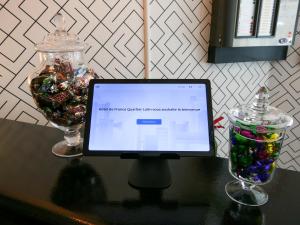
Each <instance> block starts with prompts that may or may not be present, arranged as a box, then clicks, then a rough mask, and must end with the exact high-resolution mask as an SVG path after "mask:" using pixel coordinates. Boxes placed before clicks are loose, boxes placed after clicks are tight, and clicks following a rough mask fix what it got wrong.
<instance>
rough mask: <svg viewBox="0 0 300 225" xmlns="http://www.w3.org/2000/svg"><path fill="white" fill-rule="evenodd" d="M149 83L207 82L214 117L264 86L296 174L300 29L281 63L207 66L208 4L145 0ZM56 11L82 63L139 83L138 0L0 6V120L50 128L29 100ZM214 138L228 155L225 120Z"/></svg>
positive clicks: (299, 165)
mask: <svg viewBox="0 0 300 225" xmlns="http://www.w3.org/2000/svg"><path fill="white" fill-rule="evenodd" d="M149 2H150V17H151V20H150V30H151V43H150V47H151V78H159V79H168V78H173V79H186V78H190V79H200V78H207V79H210V81H211V83H212V95H213V110H214V116H215V117H218V116H221V115H222V116H225V113H226V112H227V111H228V109H229V108H231V107H233V106H235V105H236V104H240V103H248V102H250V101H251V100H252V99H253V97H254V94H255V92H256V91H257V89H258V88H259V87H260V86H262V85H267V86H268V88H269V90H270V94H271V102H272V105H274V106H276V107H279V108H282V109H283V110H284V111H286V112H288V113H289V114H290V115H292V116H293V117H294V126H293V127H292V128H291V129H290V131H289V132H288V135H287V137H286V140H285V144H284V148H283V150H282V154H281V156H280V159H279V162H278V165H279V167H282V168H287V169H291V170H297V171H300V124H299V123H300V34H299V31H300V27H299V26H298V29H297V30H298V33H297V39H296V43H295V45H294V46H293V47H291V48H290V49H289V56H288V59H287V60H286V61H276V62H252V63H249V62H246V63H228V64H209V63H207V62H206V61H207V49H208V40H209V31H210V22H211V8H212V3H211V0H184V1H182V0H149ZM57 12H61V13H62V14H63V15H64V16H65V19H66V23H67V24H66V25H67V29H68V31H69V32H72V33H77V34H78V35H79V36H80V38H81V39H83V40H85V41H86V42H87V43H89V44H90V45H91V47H90V48H89V49H88V50H87V52H86V60H87V61H88V62H89V63H90V64H91V66H92V67H93V68H94V69H95V71H96V72H97V74H98V75H100V76H101V77H103V78H108V79H109V78H116V79H118V78H128V79H136V78H142V77H143V73H144V59H143V54H144V52H143V46H144V41H143V0H47V1H46V0H0V117H1V118H6V119H11V120H17V121H23V122H29V123H35V124H39V125H48V122H47V120H46V119H45V118H44V117H43V116H42V115H41V114H40V113H39V112H38V111H37V109H36V107H35V105H34V103H33V100H32V98H31V96H30V93H29V89H28V84H27V80H26V79H27V76H28V75H29V74H30V73H32V72H33V71H34V68H35V66H36V65H38V59H37V56H36V53H35V50H34V44H36V43H38V42H40V41H41V40H42V39H43V37H44V36H45V35H46V34H47V33H48V32H53V30H54V25H53V16H54V15H55V14H56V13H57ZM222 122H223V125H224V126H225V130H217V131H216V132H215V135H216V139H217V142H218V155H219V156H221V157H226V156H227V155H228V142H227V139H228V121H227V120H226V119H225V121H222Z"/></svg>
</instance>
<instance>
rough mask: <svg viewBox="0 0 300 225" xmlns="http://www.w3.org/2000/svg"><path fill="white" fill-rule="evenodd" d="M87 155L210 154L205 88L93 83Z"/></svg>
mask: <svg viewBox="0 0 300 225" xmlns="http://www.w3.org/2000/svg"><path fill="white" fill-rule="evenodd" d="M91 88H93V96H90V97H91V98H92V99H91V100H90V101H91V105H90V106H91V109H90V112H91V113H90V114H91V115H90V123H89V142H88V149H89V151H126V152H131V151H133V152H142V151H151V152H152V151H163V152H173V151H174V152H185V151H187V152H196V151H197V152H209V151H210V150H211V149H210V137H209V136H210V135H209V122H208V121H209V116H208V102H207V90H206V88H207V85H206V84H203V83H95V84H94V85H93V86H92V87H91Z"/></svg>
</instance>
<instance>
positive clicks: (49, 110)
mask: <svg viewBox="0 0 300 225" xmlns="http://www.w3.org/2000/svg"><path fill="white" fill-rule="evenodd" d="M54 23H55V26H56V30H55V32H54V33H50V34H48V35H47V36H46V37H45V38H44V40H43V41H42V42H41V43H39V44H37V45H36V50H37V52H38V56H39V60H40V64H39V66H38V67H37V69H36V71H35V72H34V73H33V74H31V75H30V76H28V83H29V86H30V91H31V94H32V97H33V99H34V102H35V103H36V105H37V107H38V109H39V111H40V112H41V113H42V114H43V115H44V116H45V117H46V119H48V120H49V121H50V123H51V124H52V125H53V126H54V127H56V128H59V129H60V130H62V131H64V133H65V135H64V139H65V140H64V141H61V142H58V143H57V144H55V145H54V146H53V148H52V152H53V153H54V154H55V155H56V156H60V157H74V156H79V155H81V154H82V138H81V137H80V132H79V129H80V127H81V126H82V124H83V123H84V122H85V114H86V104H87V94H88V93H87V91H88V85H89V81H90V80H91V79H94V78H97V74H96V73H95V72H94V71H93V70H92V69H91V68H89V67H88V66H87V64H86V62H85V50H86V49H87V47H88V45H87V44H86V43H84V42H83V41H81V40H80V39H79V37H78V36H77V35H75V34H70V33H68V32H67V31H66V30H65V20H64V17H63V16H62V15H61V14H57V15H56V16H55V17H54Z"/></svg>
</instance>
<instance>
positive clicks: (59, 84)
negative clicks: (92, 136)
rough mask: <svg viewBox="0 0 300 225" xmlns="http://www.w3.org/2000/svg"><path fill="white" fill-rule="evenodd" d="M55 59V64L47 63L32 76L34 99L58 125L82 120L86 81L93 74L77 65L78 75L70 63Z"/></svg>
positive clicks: (72, 123) (69, 124) (85, 100)
mask: <svg viewBox="0 0 300 225" xmlns="http://www.w3.org/2000/svg"><path fill="white" fill-rule="evenodd" d="M54 62H55V63H54V66H50V65H46V66H45V68H44V69H43V70H42V72H41V73H40V74H39V76H37V77H35V78H33V79H32V81H31V85H30V89H31V92H32V95H33V97H34V100H35V102H36V104H37V105H38V106H39V108H40V109H41V110H42V112H43V114H44V115H45V116H46V117H47V118H48V119H49V120H50V121H52V122H54V123H56V124H57V125H60V126H72V125H76V124H79V123H83V122H84V118H85V112H86V107H85V105H86V103H87V89H88V84H89V81H90V80H91V79H93V78H94V77H95V76H96V74H95V73H93V74H92V73H91V72H93V71H92V70H87V69H82V68H81V67H80V68H81V69H80V72H81V73H80V76H78V77H77V76H76V74H75V71H78V69H76V70H74V69H73V68H72V66H71V63H70V62H68V61H66V60H61V59H59V58H56V59H55V61H54ZM84 68H86V67H84ZM76 73H77V72H76ZM83 73H86V74H83ZM77 75H78V74H77Z"/></svg>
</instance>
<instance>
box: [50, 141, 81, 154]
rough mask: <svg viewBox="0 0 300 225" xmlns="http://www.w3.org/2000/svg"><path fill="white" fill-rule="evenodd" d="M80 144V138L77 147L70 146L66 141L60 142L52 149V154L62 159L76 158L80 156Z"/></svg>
mask: <svg viewBox="0 0 300 225" xmlns="http://www.w3.org/2000/svg"><path fill="white" fill-rule="evenodd" d="M82 144H83V139H82V138H80V140H79V143H78V144H77V145H70V144H68V142H67V141H66V140H64V141H60V142H58V143H56V144H55V145H54V146H53V147H52V153H53V154H54V155H56V156H58V157H63V158H71V157H78V156H81V155H82Z"/></svg>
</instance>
